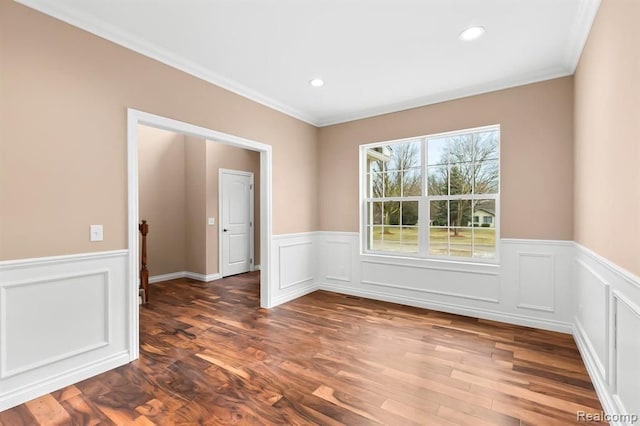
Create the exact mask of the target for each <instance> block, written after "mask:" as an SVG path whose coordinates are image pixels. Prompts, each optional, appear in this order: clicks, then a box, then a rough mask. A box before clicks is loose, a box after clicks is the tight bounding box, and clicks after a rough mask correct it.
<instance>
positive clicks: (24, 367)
mask: <svg viewBox="0 0 640 426" xmlns="http://www.w3.org/2000/svg"><path fill="white" fill-rule="evenodd" d="M127 254H128V253H127V251H126V250H118V251H111V252H104V253H89V254H80V255H72V256H56V257H47V258H36V259H23V260H17V261H4V262H0V411H2V410H4V409H7V408H10V407H12V406H15V405H17V404H20V403H22V402H25V401H28V400H30V399H32V398H35V397H38V396H40V395H42V394H44V393H47V392H51V391H54V390H56V389H59V388H61V387H63V386H67V385H70V384H72V383H76V382H78V381H80V380H83V379H85V378H88V377H91V376H93V375H95V374H98V373H101V372H104V371H107V370H110V369H112V368H115V367H117V366H119V365H122V364H126V363H127V362H129V350H128V347H127V345H128V337H127V329H128V322H129V319H128V315H127V313H128V310H127V307H128V299H127V285H126V279H127V278H126V271H127Z"/></svg>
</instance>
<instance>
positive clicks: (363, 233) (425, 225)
mask: <svg viewBox="0 0 640 426" xmlns="http://www.w3.org/2000/svg"><path fill="white" fill-rule="evenodd" d="M488 131H498V132H499V137H498V169H499V173H498V192H497V193H495V194H460V195H428V194H427V170H428V164H429V162H428V149H427V140H428V139H437V138H443V137H453V136H458V135H464V134H468V133H480V132H488ZM501 139H502V131H501V129H500V125H499V124H494V125H489V126H482V127H474V128H469V129H463V130H456V131H452V132H443V133H433V134H429V135H423V136H415V137H410V138H403V139H394V140H389V141H380V142H373V143H368V144H363V145H360V155H359V160H360V161H359V179H360V181H359V182H360V185H359V206H360V207H359V208H360V215H359V217H360V223H359V225H360V228H359V229H360V231H359V232H360V254H361V255H363V256H366V255H374V256H376V257H387V258H391V259H398V258H405V259H424V260H437V261H451V262H457V263H465V264H499V263H500V223H501V222H500V192H501V191H502V182H501V179H502V177H501V175H502V173H501V172H502V168H501V158H502V153H501V149H500V147H501ZM416 141H420V142H421V144H422V147H421V150H422V164H421V170H422V195H420V196H410V197H383V198H376V199H375V200H372V199H371V198H368V197H367V194H368V189H369V188H367V179H366V175H367V173H368V171H367V170H366V168H367V150H368V149H370V148H375V147H379V146H382V145H394V144H402V143H409V142H416ZM438 200H449V201H455V200H495V217H494V218H493V223H494V226H493V228H492V229H494V230H495V235H496V237H495V239H496V245H495V257H492V258H481V257H461V256H451V255H434V254H429V233H430V227H429V218H430V217H431V215H430V211H429V209H430V204H431V203H430V201H438ZM369 201H374V202H385V201H418V217H419V219H418V223H417V225H416V226H417V227H418V230H419V232H418V253H417V254H412V253H408V252H398V253H397V254H396V253H394V252H389V251H378V250H369V249H367V226H368V223H367V218H368V214H367V213H368V211H367V202H369ZM472 219H473V216H472ZM400 226H401V225H400ZM425 229H426V232H424V230H425ZM449 244H450V243H449ZM471 249H472V252H473V242H472V247H471Z"/></svg>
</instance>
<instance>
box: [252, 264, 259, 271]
mask: <svg viewBox="0 0 640 426" xmlns="http://www.w3.org/2000/svg"><path fill="white" fill-rule="evenodd" d="M259 270H260V265H253V269H252V270H251V271H252V272H253V271H259Z"/></svg>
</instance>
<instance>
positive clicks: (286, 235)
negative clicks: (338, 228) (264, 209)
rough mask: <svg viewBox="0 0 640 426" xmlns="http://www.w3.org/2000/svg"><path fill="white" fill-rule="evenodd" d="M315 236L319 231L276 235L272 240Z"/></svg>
mask: <svg viewBox="0 0 640 426" xmlns="http://www.w3.org/2000/svg"><path fill="white" fill-rule="evenodd" d="M356 234H357V233H356ZM315 235H318V231H311V232H298V233H293V234H278V235H274V236H273V237H272V239H273V240H274V241H275V240H286V239H290V238H310V237H313V236H315Z"/></svg>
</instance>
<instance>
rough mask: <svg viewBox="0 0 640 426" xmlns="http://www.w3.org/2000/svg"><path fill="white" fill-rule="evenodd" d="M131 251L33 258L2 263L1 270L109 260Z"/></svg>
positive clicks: (0, 262)
mask: <svg viewBox="0 0 640 426" xmlns="http://www.w3.org/2000/svg"><path fill="white" fill-rule="evenodd" d="M128 253H129V250H110V251H96V252H91V253H79V254H67V255H62V256H47V257H32V258H29V259H16V260H3V261H0V270H3V269H16V268H23V267H24V268H27V267H29V268H30V267H32V266H40V265H46V264H53V263H62V262H77V261H80V260H91V259H107V258H110V257H120V256H126V255H127V254H128Z"/></svg>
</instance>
